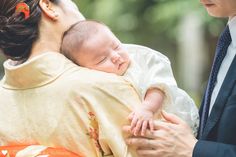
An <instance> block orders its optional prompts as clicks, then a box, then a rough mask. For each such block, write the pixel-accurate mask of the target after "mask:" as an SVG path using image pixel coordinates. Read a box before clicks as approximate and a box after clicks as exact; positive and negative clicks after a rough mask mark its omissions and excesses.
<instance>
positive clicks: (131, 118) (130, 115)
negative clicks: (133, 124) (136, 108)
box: [128, 112, 134, 121]
mask: <svg viewBox="0 0 236 157" xmlns="http://www.w3.org/2000/svg"><path fill="white" fill-rule="evenodd" d="M133 118H134V112H131V113H130V114H129V116H128V120H130V121H132V120H133Z"/></svg>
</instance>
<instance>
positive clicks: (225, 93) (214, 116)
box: [202, 56, 236, 139]
mask: <svg viewBox="0 0 236 157" xmlns="http://www.w3.org/2000/svg"><path fill="white" fill-rule="evenodd" d="M235 81H236V56H235V57H234V59H233V62H232V64H231V65H230V68H229V70H228V72H227V74H226V77H225V79H224V81H223V84H222V86H221V89H220V91H219V94H218V96H217V98H216V101H215V103H214V106H213V108H212V110H211V114H210V117H209V118H208V120H207V123H206V126H205V129H204V132H203V137H202V138H203V139H205V138H206V137H207V135H208V134H209V133H210V131H211V129H212V128H213V127H214V126H215V125H216V123H217V122H218V120H219V118H220V117H221V114H222V112H223V110H224V106H225V104H226V101H227V98H228V97H229V95H230V93H231V91H232V88H233V86H234V84H235Z"/></svg>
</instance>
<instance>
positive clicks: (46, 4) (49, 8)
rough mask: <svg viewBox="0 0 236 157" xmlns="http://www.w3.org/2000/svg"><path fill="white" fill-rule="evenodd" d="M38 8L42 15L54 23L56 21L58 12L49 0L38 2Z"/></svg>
mask: <svg viewBox="0 0 236 157" xmlns="http://www.w3.org/2000/svg"><path fill="white" fill-rule="evenodd" d="M39 6H40V8H41V10H42V11H43V13H44V14H45V15H46V16H47V17H49V18H50V19H52V20H54V21H56V20H57V19H58V16H59V14H58V12H57V11H56V8H55V5H54V4H53V3H52V2H51V1H50V0H39Z"/></svg>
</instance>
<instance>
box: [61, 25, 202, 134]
mask: <svg viewBox="0 0 236 157" xmlns="http://www.w3.org/2000/svg"><path fill="white" fill-rule="evenodd" d="M129 47H130V45H129ZM131 47H132V46H131ZM135 47H136V49H134V48H133V49H130V50H129V48H128V47H127V45H125V44H122V43H121V42H120V41H119V39H118V38H117V37H116V36H115V35H114V34H113V33H112V32H111V30H110V29H109V28H108V27H107V26H106V25H104V24H102V23H100V22H97V21H92V20H87V21H81V22H78V23H76V24H74V25H73V26H71V28H70V29H69V30H67V31H66V32H65V34H64V37H63V40H62V45H61V52H62V53H63V54H64V55H65V56H66V57H67V58H69V59H70V60H72V61H73V62H74V63H76V64H78V65H79V66H82V67H86V68H90V69H94V70H99V71H104V72H108V73H114V74H117V75H120V76H124V77H125V78H126V79H127V80H129V81H131V82H132V83H133V85H134V87H135V88H136V90H137V92H138V93H139V94H140V97H141V98H142V105H141V107H137V108H135V109H134V110H133V112H132V113H131V114H130V115H129V117H128V118H129V120H130V121H131V131H132V132H133V134H134V135H135V136H137V135H138V134H139V133H140V134H141V135H145V132H146V129H147V128H149V129H150V130H151V131H153V130H154V126H153V119H154V117H155V113H158V111H160V109H164V110H166V111H167V112H171V113H174V114H176V115H177V116H179V117H181V118H182V119H183V120H185V121H186V122H188V124H189V125H190V126H191V127H192V129H193V131H194V132H196V131H197V127H198V110H197V108H196V106H195V104H194V102H193V101H192V99H191V98H190V97H189V96H188V95H187V94H186V93H185V92H184V91H183V90H181V89H179V88H178V87H177V84H176V81H175V78H174V76H173V73H172V70H171V66H170V62H169V60H168V59H167V57H165V56H164V55H162V54H161V53H159V52H156V51H154V50H151V49H149V48H146V47H143V46H137V45H136V46H135ZM137 47H138V48H137Z"/></svg>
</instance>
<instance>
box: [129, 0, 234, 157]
mask: <svg viewBox="0 0 236 157" xmlns="http://www.w3.org/2000/svg"><path fill="white" fill-rule="evenodd" d="M201 3H202V4H203V5H204V6H205V8H206V9H207V11H208V13H209V15H211V16H215V17H228V18H229V22H228V24H227V26H226V28H225V30H224V32H223V33H222V34H221V36H220V39H219V41H218V44H217V47H216V54H215V59H214V62H213V66H212V70H211V74H210V77H209V82H208V85H207V89H206V92H205V95H204V98H203V101H202V105H201V108H200V116H201V122H200V128H199V134H198V140H197V139H196V138H195V137H194V136H193V135H192V133H191V130H190V129H189V127H188V126H187V125H186V123H185V122H183V121H182V120H180V119H179V118H178V117H176V116H174V115H171V114H168V113H165V112H163V113H162V115H163V117H164V119H165V120H166V121H167V122H156V123H155V129H156V131H154V132H149V133H148V135H147V137H148V138H142V137H137V138H130V139H127V143H128V144H130V145H131V146H136V147H137V148H138V149H137V153H138V154H139V155H140V156H141V157H144V156H145V157H146V156H148V157H167V156H168V157H191V156H193V157H223V156H224V157H234V156H236V135H235V131H236V123H235V120H236V85H235V83H236V58H235V54H236V1H235V0H201ZM124 130H125V131H126V132H128V131H129V127H124Z"/></svg>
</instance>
